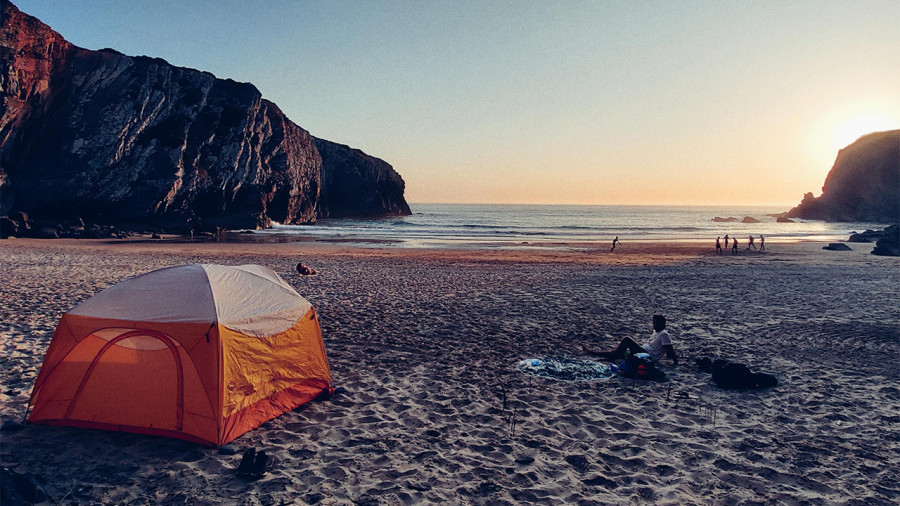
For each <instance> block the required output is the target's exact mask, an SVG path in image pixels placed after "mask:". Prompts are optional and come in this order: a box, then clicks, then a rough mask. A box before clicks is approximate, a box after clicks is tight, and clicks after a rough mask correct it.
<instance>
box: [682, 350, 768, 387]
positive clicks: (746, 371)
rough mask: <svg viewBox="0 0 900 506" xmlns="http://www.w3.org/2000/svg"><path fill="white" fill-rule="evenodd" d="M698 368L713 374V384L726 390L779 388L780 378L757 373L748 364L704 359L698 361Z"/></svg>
mask: <svg viewBox="0 0 900 506" xmlns="http://www.w3.org/2000/svg"><path fill="white" fill-rule="evenodd" d="M697 367H699V368H700V370H701V371H703V372H707V373H711V374H712V380H713V383H715V384H716V385H718V386H719V387H720V388H724V389H735V390H740V389H746V388H771V387H774V386H778V378H776V377H775V376H774V375H772V374H767V373H762V372H757V373H755V372H753V371H751V370H750V368H749V367H748V366H747V365H746V364H740V363H737V362H728V361H727V360H722V359H716V360H712V359H710V358H708V357H704V358H701V359H700V360H697Z"/></svg>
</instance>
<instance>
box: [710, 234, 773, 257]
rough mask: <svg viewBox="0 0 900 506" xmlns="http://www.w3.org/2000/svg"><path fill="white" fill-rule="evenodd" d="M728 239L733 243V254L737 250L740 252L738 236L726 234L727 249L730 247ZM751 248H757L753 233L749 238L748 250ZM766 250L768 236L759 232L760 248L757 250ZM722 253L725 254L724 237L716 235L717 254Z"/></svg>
mask: <svg viewBox="0 0 900 506" xmlns="http://www.w3.org/2000/svg"><path fill="white" fill-rule="evenodd" d="M728 241H731V243H732V245H731V254H732V255H737V252H738V239H737V237H731V238H729V237H728V234H725V249H726V250H727V249H728ZM750 248H753V249H754V250H757V248H756V242H755V241H754V240H753V236H752V235H751V236H750V238H749V239H748V240H747V250H748V251H749V250H750ZM765 250H766V237H765V236H764V235H762V234H759V249H758V250H757V251H765ZM722 254H723V250H722V238H721V237H716V255H722Z"/></svg>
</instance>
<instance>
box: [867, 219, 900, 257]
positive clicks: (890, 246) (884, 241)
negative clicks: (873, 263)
mask: <svg viewBox="0 0 900 506" xmlns="http://www.w3.org/2000/svg"><path fill="white" fill-rule="evenodd" d="M872 254H873V255H879V256H891V257H898V256H900V225H891V226H889V227H887V228H886V229H884V236H883V237H882V238H881V239H878V242H876V243H875V249H873V250H872Z"/></svg>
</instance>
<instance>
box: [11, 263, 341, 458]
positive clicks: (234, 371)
mask: <svg viewBox="0 0 900 506" xmlns="http://www.w3.org/2000/svg"><path fill="white" fill-rule="evenodd" d="M323 391H328V392H329V393H331V392H333V386H332V382H331V372H330V371H329V368H328V359H327V358H326V355H325V345H324V343H323V341H322V333H321V331H320V329H319V322H318V320H317V318H316V312H315V310H314V309H313V307H312V305H311V304H310V303H309V302H308V301H307V300H306V299H304V298H303V297H301V296H300V294H298V293H297V292H296V291H295V290H294V289H293V288H291V286H290V285H288V284H287V283H285V281H284V280H283V279H281V278H280V277H279V276H278V275H277V274H276V273H275V272H273V271H272V270H270V269H267V268H265V267H262V266H259V265H242V266H224V265H210V264H192V265H183V266H178V267H170V268H166V269H160V270H157V271H153V272H149V273H147V274H143V275H140V276H136V277H134V278H130V279H127V280H125V281H122V282H120V283H118V284H116V285H114V286H111V287H109V288H107V289H105V290H103V291H101V292H99V293H97V294H96V295H94V296H93V297H91V298H89V299H87V300H86V301H84V302H82V303H81V304H79V305H78V306H76V307H75V308H74V309H72V310H71V311H69V312H68V313H66V314H64V315H63V316H62V318H61V319H60V321H59V324H58V325H57V327H56V331H55V332H54V333H53V337H52V339H51V340H50V346H49V348H48V349H47V353H46V355H45V357H44V363H43V365H42V366H41V371H40V373H39V374H38V377H37V380H36V381H35V385H34V390H33V391H32V394H31V400H30V402H29V407H30V408H31V414H30V415H29V416H28V420H29V421H30V422H33V423H40V424H49V425H68V426H75V427H86V428H97V429H106V430H118V431H126V432H137V433H140V434H154V435H161V436H169V437H175V438H180V439H186V440H189V441H196V442H200V443H204V444H210V445H214V446H221V445H223V444H225V443H227V442H229V441H231V440H232V439H234V438H236V437H238V436H240V435H241V434H243V433H245V432H247V431H249V430H251V429H253V428H255V427H258V426H259V425H260V424H262V423H264V422H266V421H268V420H271V419H273V418H275V417H277V416H279V415H281V414H283V413H285V412H287V411H290V410H292V409H294V408H296V407H298V406H300V405H302V404H305V403H307V402H309V401H310V400H312V399H314V398H316V397H317V396H319V395H320V394H321V393H322V392H323Z"/></svg>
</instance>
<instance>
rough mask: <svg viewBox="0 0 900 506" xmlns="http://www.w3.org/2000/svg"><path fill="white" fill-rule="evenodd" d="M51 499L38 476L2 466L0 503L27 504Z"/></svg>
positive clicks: (0, 470) (0, 471) (0, 472)
mask: <svg viewBox="0 0 900 506" xmlns="http://www.w3.org/2000/svg"><path fill="white" fill-rule="evenodd" d="M49 500H50V497H49V496H48V495H47V492H45V491H44V487H43V485H42V484H41V483H40V481H39V480H38V478H37V477H36V476H34V475H32V474H29V473H17V472H15V471H11V470H9V469H7V468H5V467H2V468H0V504H5V505H27V504H35V503H41V502H46V501H49Z"/></svg>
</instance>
